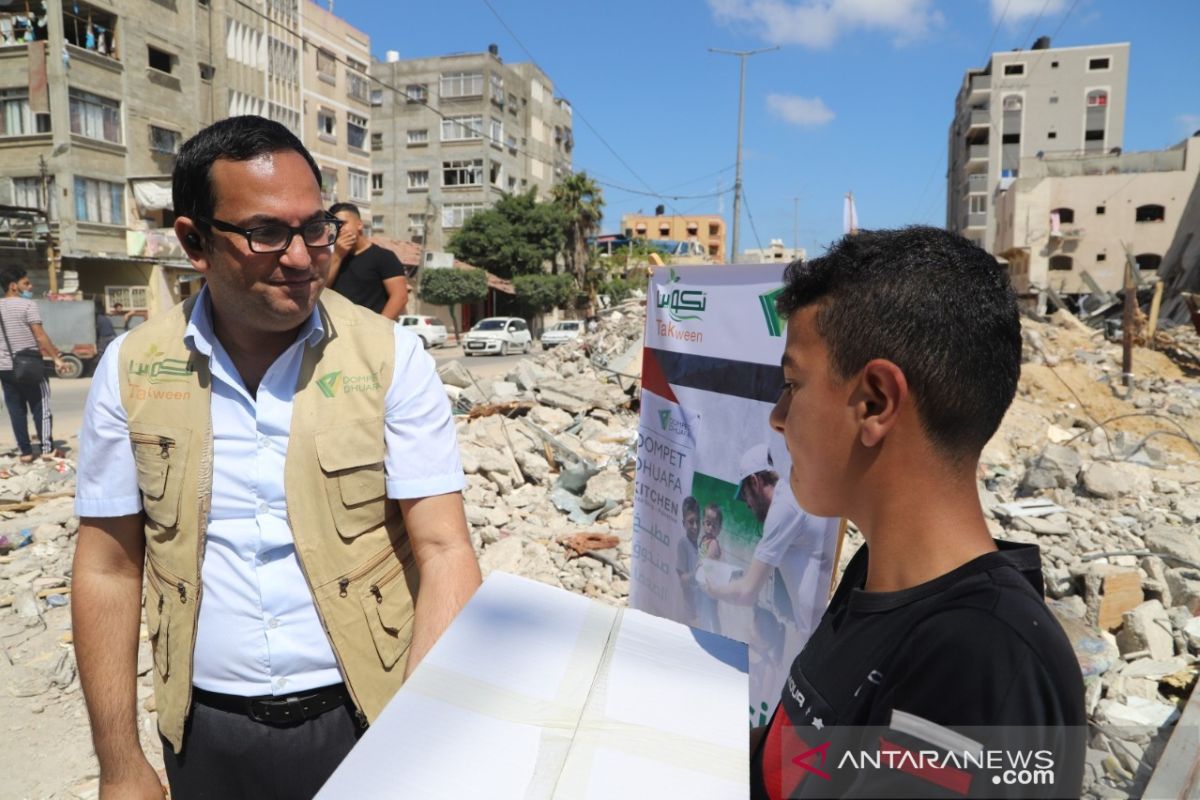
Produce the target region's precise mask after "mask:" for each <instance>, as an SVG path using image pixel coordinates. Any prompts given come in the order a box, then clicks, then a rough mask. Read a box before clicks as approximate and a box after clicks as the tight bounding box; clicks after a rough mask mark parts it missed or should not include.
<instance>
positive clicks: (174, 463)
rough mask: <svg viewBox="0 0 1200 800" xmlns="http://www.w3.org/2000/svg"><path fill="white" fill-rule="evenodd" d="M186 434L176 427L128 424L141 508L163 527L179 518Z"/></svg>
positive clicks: (167, 526) (185, 455) (171, 524)
mask: <svg viewBox="0 0 1200 800" xmlns="http://www.w3.org/2000/svg"><path fill="white" fill-rule="evenodd" d="M187 435H188V432H187V431H185V430H180V429H178V428H167V427H163V426H159V425H145V424H139V423H137V422H133V421H131V422H130V423H129V443H130V445H131V446H132V447H133V461H134V465H135V466H136V467H137V482H138V489H139V490H140V491H141V493H142V509H143V510H144V511H145V512H146V516H147V517H149V518H150V520H152V521H153V522H155V523H156V524H158V525H161V526H162V527H164V528H173V527H175V523H176V522H178V520H179V499H180V497H179V496H180V490H181V488H182V486H183V473H184V467H185V465H186V460H187Z"/></svg>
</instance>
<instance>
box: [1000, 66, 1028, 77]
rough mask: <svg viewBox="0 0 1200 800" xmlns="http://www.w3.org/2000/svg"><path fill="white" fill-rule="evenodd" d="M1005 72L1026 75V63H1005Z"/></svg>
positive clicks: (1006, 73)
mask: <svg viewBox="0 0 1200 800" xmlns="http://www.w3.org/2000/svg"><path fill="white" fill-rule="evenodd" d="M1004 74H1005V75H1024V74H1025V65H1024V64H1005V65H1004Z"/></svg>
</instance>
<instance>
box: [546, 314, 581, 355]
mask: <svg viewBox="0 0 1200 800" xmlns="http://www.w3.org/2000/svg"><path fill="white" fill-rule="evenodd" d="M582 335H583V321H582V320H577V319H569V320H564V321H562V322H559V323H556V324H555V325H554V327H552V328H550V330H547V331H543V332H542V349H543V350H549V349H550V348H551V347H554V346H556V345H560V344H566V343H567V342H573V341H575V340H576V339H578V338H579V337H580V336H582Z"/></svg>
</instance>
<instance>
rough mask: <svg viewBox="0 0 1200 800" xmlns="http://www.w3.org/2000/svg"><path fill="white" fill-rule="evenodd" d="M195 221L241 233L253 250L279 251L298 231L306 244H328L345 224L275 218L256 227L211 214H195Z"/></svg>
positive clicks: (325, 218) (288, 244)
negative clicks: (297, 223) (295, 222)
mask: <svg viewBox="0 0 1200 800" xmlns="http://www.w3.org/2000/svg"><path fill="white" fill-rule="evenodd" d="M196 221H197V222H201V223H203V224H205V225H211V226H212V227H214V228H216V229H217V230H219V231H225V232H226V233H240V234H241V235H242V236H245V237H246V242H247V244H249V245H250V250H251V251H252V252H255V253H282V252H283V251H284V250H287V249H288V248H289V247H291V246H292V238H293V237H295V236H296V235H297V234H299V235H300V238H301V239H302V240H304V244H305V245H307V246H308V247H328V246H329V245H331V244H333V243H334V242H335V241H337V236H338V231H339V230H341V228H342V225H343V224H344V223H343V222H342V220H340V219H337V218H336V217H324V218H322V219H314V220H312V221H311V222H306V223H304V224H303V225H301V226H300V227H298V228H293V227H291V226H290V225H283V224H281V223H278V222H275V223H271V224H269V225H259V226H258V227H256V228H240V227H238V226H237V225H233V224H231V223H228V222H225V221H223V220H219V219H213V218H212V217H197V218H196Z"/></svg>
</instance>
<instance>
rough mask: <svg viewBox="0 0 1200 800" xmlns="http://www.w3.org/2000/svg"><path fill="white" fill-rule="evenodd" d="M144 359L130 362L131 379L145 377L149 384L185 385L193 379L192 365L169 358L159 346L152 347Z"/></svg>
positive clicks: (180, 359)
mask: <svg viewBox="0 0 1200 800" xmlns="http://www.w3.org/2000/svg"><path fill="white" fill-rule="evenodd" d="M142 358H143V359H144V360H143V361H134V360H133V359H130V360H129V376H130V377H144V378H146V380H147V382H149V383H185V382H187V381H188V380H190V379H191V377H192V366H191V364H189V363H188V362H187V361H186V360H185V359H182V358H167V357H166V353H164V352H163V351H161V350H159V349H158V345H154V344H152V345H150V349H149V350H147V351H146V352H145V353H144V354H142Z"/></svg>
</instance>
